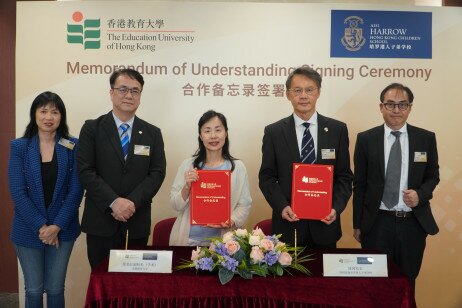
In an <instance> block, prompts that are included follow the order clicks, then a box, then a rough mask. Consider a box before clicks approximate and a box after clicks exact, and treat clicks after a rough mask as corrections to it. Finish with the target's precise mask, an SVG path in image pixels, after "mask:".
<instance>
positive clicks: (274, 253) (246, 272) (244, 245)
mask: <svg viewBox="0 0 462 308" xmlns="http://www.w3.org/2000/svg"><path fill="white" fill-rule="evenodd" d="M280 237H281V235H271V236H269V235H265V234H264V233H263V231H262V230H261V229H259V228H256V229H255V230H252V232H248V231H247V230H245V229H237V230H234V231H229V232H227V233H225V234H224V235H223V237H222V238H211V244H210V246H209V247H197V249H195V250H193V252H192V255H191V260H184V261H183V262H182V263H181V264H180V265H179V266H178V267H177V269H185V268H193V267H194V268H196V270H203V271H210V272H212V271H214V270H217V269H218V277H219V279H220V282H221V284H226V283H228V282H229V281H230V280H231V279H232V278H233V277H234V275H235V274H236V273H237V274H239V275H240V276H241V277H242V278H245V279H252V276H253V275H254V274H255V275H258V276H263V277H265V276H267V275H274V276H282V275H283V273H284V271H287V272H289V271H288V269H290V268H292V269H295V270H298V271H300V272H302V273H304V274H310V272H309V270H308V269H307V268H306V267H305V266H304V265H302V263H304V262H307V261H310V260H312V259H310V256H309V255H305V256H302V257H299V255H300V254H301V253H302V252H303V250H304V248H297V247H289V246H287V245H286V244H285V243H283V242H281V241H279V238H280ZM289 273H290V272H289Z"/></svg>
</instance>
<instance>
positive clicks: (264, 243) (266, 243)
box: [260, 238, 274, 251]
mask: <svg viewBox="0 0 462 308" xmlns="http://www.w3.org/2000/svg"><path fill="white" fill-rule="evenodd" d="M260 247H261V248H263V250H266V251H270V250H273V249H274V244H273V241H272V240H269V239H267V238H264V239H262V240H261V241H260Z"/></svg>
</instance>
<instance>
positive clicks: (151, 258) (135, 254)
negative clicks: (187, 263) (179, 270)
mask: <svg viewBox="0 0 462 308" xmlns="http://www.w3.org/2000/svg"><path fill="white" fill-rule="evenodd" d="M172 257H173V252H172V251H168V250H111V253H110V255H109V269H108V271H109V272H125V273H171V272H172Z"/></svg>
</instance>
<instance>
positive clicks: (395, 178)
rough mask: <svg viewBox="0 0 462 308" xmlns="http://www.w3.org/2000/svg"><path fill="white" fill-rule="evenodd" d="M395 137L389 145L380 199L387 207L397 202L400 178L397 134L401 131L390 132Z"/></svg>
mask: <svg viewBox="0 0 462 308" xmlns="http://www.w3.org/2000/svg"><path fill="white" fill-rule="evenodd" d="M391 133H392V134H393V136H395V137H396V139H395V142H394V143H393V145H392V146H391V149H390V156H389V157H388V164H387V171H386V173H385V188H384V190H383V197H382V201H383V203H384V204H385V206H386V207H387V208H389V209H391V208H393V207H394V206H395V205H397V204H398V200H399V188H400V186H399V184H400V180H401V143H400V142H399V136H400V135H401V132H391Z"/></svg>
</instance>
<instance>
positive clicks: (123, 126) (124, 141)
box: [120, 123, 130, 159]
mask: <svg viewBox="0 0 462 308" xmlns="http://www.w3.org/2000/svg"><path fill="white" fill-rule="evenodd" d="M129 127H130V125H128V124H127V123H122V124H121V125H120V128H121V129H122V134H120V144H121V145H122V154H123V155H124V159H127V154H128V145H129V143H130V138H129V137H128V128H129Z"/></svg>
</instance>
